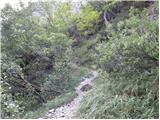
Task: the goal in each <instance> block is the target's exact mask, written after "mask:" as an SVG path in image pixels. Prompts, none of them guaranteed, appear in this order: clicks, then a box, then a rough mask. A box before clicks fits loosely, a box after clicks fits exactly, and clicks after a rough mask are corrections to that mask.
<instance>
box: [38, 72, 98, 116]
mask: <svg viewBox="0 0 160 120" xmlns="http://www.w3.org/2000/svg"><path fill="white" fill-rule="evenodd" d="M91 74H92V75H91V76H88V77H84V78H83V81H82V82H81V83H80V85H79V86H78V87H76V88H75V89H76V94H77V96H76V97H75V98H74V99H73V100H72V101H71V102H70V103H68V104H65V105H63V106H61V107H58V108H57V109H51V110H49V112H48V113H47V114H46V115H45V116H44V117H43V118H40V119H59V118H61V119H62V118H63V119H70V118H73V117H74V115H75V113H76V111H77V110H78V108H79V105H80V101H81V100H82V98H83V97H84V96H85V94H86V91H88V90H89V89H91V88H92V87H93V85H94V83H93V80H94V79H95V78H97V77H98V72H97V71H91Z"/></svg>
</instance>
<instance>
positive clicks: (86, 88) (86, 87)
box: [81, 84, 92, 91]
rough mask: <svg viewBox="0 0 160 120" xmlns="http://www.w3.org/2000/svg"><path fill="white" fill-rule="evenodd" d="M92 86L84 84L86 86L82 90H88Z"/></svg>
mask: <svg viewBox="0 0 160 120" xmlns="http://www.w3.org/2000/svg"><path fill="white" fill-rule="evenodd" d="M91 88H92V86H91V85H89V84H86V85H84V86H83V87H82V88H81V91H88V90H90V89H91Z"/></svg>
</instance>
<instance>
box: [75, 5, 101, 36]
mask: <svg viewBox="0 0 160 120" xmlns="http://www.w3.org/2000/svg"><path fill="white" fill-rule="evenodd" d="M99 17H100V12H98V11H96V10H94V9H93V7H92V6H90V5H87V6H85V7H84V8H83V9H82V11H81V13H80V14H79V15H78V16H77V19H76V22H77V24H78V30H79V31H82V32H84V35H88V34H91V33H94V32H95V28H96V27H97V25H98V23H99Z"/></svg>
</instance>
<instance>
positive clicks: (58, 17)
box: [53, 3, 75, 32]
mask: <svg viewBox="0 0 160 120" xmlns="http://www.w3.org/2000/svg"><path fill="white" fill-rule="evenodd" d="M53 16H54V27H55V29H56V31H58V32H66V31H67V30H68V29H69V27H70V25H71V24H72V22H73V21H74V19H75V18H74V17H75V13H74V12H72V11H71V4H70V3H65V4H62V5H60V6H59V8H58V10H57V11H56V12H55V13H54V15H53Z"/></svg>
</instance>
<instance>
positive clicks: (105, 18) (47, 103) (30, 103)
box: [0, 1, 159, 119]
mask: <svg viewBox="0 0 160 120" xmlns="http://www.w3.org/2000/svg"><path fill="white" fill-rule="evenodd" d="M19 6H20V8H19V9H18V8H14V7H12V6H11V5H9V4H6V6H5V7H4V8H3V9H2V10H1V19H2V20H1V23H2V24H1V35H2V37H1V81H0V82H1V88H0V89H1V90H0V92H1V117H2V118H39V117H42V116H43V115H44V114H45V113H46V112H48V110H50V109H51V108H57V107H59V106H61V105H63V104H65V103H67V102H69V101H71V100H72V99H73V97H75V89H74V88H75V87H76V86H77V85H78V84H79V83H80V81H81V79H82V77H84V76H85V75H87V74H88V72H89V70H88V68H90V69H93V68H94V69H100V70H101V74H100V75H99V78H98V79H97V80H96V84H95V87H94V88H93V89H91V90H90V91H89V92H88V93H87V95H86V97H85V98H84V99H83V100H82V101H81V106H80V109H79V110H78V112H77V114H76V118H90V119H91V118H99V119H103V118H106V119H107V118H122V119H123V118H159V92H158V91H159V85H158V83H159V76H158V73H159V71H158V70H159V52H158V51H159V40H158V34H159V28H158V24H159V23H158V10H159V9H158V2H156V1H155V2H151V1H150V2H149V1H142V2H133V1H132V2H129V1H128V2H127V1H123V2H120V1H108V2H105V1H89V2H86V3H85V4H82V5H81V8H80V9H79V12H77V13H76V12H75V11H74V10H73V8H74V5H73V4H72V3H71V2H58V1H51V2H34V3H29V4H28V6H25V5H24V4H23V3H22V2H20V3H19ZM76 9H78V8H76Z"/></svg>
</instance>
